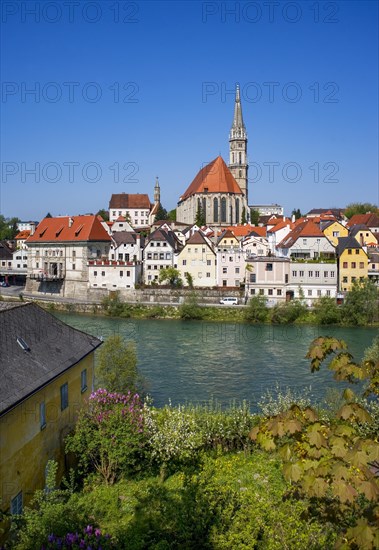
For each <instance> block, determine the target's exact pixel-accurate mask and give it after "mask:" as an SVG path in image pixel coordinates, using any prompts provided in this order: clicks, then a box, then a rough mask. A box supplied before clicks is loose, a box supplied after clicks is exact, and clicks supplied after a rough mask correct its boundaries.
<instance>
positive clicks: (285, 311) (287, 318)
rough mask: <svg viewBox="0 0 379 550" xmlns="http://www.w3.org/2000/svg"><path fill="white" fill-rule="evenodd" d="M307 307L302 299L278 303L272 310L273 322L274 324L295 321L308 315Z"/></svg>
mask: <svg viewBox="0 0 379 550" xmlns="http://www.w3.org/2000/svg"><path fill="white" fill-rule="evenodd" d="M306 313H307V307H306V306H305V305H304V304H303V303H302V302H301V301H300V300H291V301H290V302H284V303H283V304H276V305H275V306H274V307H273V308H272V310H271V322H272V323H274V324H278V325H281V324H288V323H294V322H295V321H296V320H297V319H299V318H300V317H302V316H304V315H306Z"/></svg>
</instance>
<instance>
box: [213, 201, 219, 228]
mask: <svg viewBox="0 0 379 550" xmlns="http://www.w3.org/2000/svg"><path fill="white" fill-rule="evenodd" d="M213 221H214V222H215V223H218V199H216V198H215V199H213Z"/></svg>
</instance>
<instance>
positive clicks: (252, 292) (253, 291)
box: [250, 288, 255, 296]
mask: <svg viewBox="0 0 379 550" xmlns="http://www.w3.org/2000/svg"><path fill="white" fill-rule="evenodd" d="M250 294H251V295H252V296H254V294H255V288H252V289H251V290H250Z"/></svg>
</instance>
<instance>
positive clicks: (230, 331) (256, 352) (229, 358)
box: [56, 313, 377, 410]
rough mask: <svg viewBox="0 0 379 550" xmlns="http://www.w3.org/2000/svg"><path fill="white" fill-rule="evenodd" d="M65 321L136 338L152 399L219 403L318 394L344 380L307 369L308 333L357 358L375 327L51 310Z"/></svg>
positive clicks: (315, 396)
mask: <svg viewBox="0 0 379 550" xmlns="http://www.w3.org/2000/svg"><path fill="white" fill-rule="evenodd" d="M56 316H57V317H59V319H61V320H62V321H64V322H65V323H67V324H69V325H71V326H73V327H75V328H78V329H80V330H83V331H85V332H88V333H90V334H93V335H94V336H99V337H103V338H106V337H107V336H109V335H110V334H121V335H122V336H123V337H124V338H126V339H127V340H134V341H135V342H136V346H137V354H138V367H139V369H140V372H141V373H142V374H143V375H144V377H145V378H146V379H147V381H148V393H149V394H150V395H151V396H152V398H153V402H154V404H155V405H156V406H162V405H164V404H165V403H168V402H169V400H171V402H172V404H174V405H176V404H179V403H186V402H192V403H195V402H204V401H208V400H209V399H212V398H213V399H214V400H217V401H218V402H220V403H221V404H223V405H226V404H228V403H230V402H231V401H232V400H236V401H238V402H240V401H242V400H244V399H246V400H248V401H249V402H250V403H251V406H252V410H256V403H257V401H258V400H259V398H260V397H261V396H262V394H263V393H265V392H266V390H267V389H271V390H272V389H274V388H275V385H276V383H279V384H280V386H281V388H283V389H284V388H286V387H290V388H291V389H292V390H296V391H298V390H301V389H303V388H309V387H311V394H312V397H313V399H314V400H315V401H321V400H322V399H323V398H324V397H325V396H326V394H327V392H328V389H329V388H336V387H337V388H338V387H341V384H340V383H336V382H335V381H334V380H333V374H332V372H331V371H329V370H328V369H327V368H325V367H324V368H322V369H321V371H320V372H318V373H314V374H312V373H311V372H310V366H309V361H308V360H307V359H305V358H304V356H305V354H306V352H307V349H308V347H309V344H310V343H311V341H312V339H313V338H315V337H317V336H320V335H330V336H335V337H336V338H340V339H344V340H345V341H346V342H347V343H348V345H349V349H350V351H351V352H352V353H353V355H354V357H355V358H356V359H358V360H360V359H361V358H362V356H363V352H364V350H365V348H367V347H368V346H369V345H371V343H372V340H373V338H374V337H375V336H376V334H377V329H373V328H359V327H351V328H346V327H313V326H295V325H286V326H272V325H249V324H242V323H224V322H222V323H209V322H201V321H178V320H145V319H143V320H139V319H118V318H109V317H98V316H84V315H77V314H66V313H56Z"/></svg>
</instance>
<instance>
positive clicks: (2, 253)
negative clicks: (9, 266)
mask: <svg viewBox="0 0 379 550" xmlns="http://www.w3.org/2000/svg"><path fill="white" fill-rule="evenodd" d="M0 258H1V259H2V260H11V259H12V258H13V256H12V249H11V248H9V246H8V245H7V243H6V242H5V241H0Z"/></svg>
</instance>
